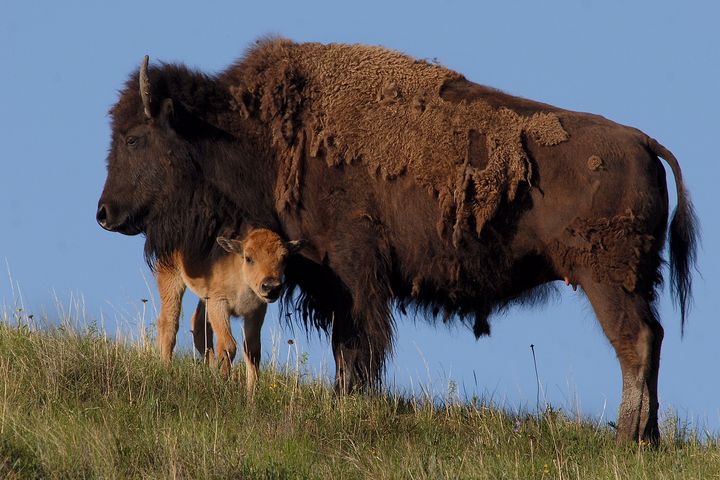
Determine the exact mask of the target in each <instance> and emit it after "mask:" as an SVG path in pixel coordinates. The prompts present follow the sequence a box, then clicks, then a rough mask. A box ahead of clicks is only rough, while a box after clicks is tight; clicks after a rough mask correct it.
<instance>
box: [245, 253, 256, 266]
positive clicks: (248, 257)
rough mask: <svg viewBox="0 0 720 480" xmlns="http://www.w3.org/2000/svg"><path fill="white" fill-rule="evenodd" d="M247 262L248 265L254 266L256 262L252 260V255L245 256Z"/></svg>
mask: <svg viewBox="0 0 720 480" xmlns="http://www.w3.org/2000/svg"><path fill="white" fill-rule="evenodd" d="M245 261H246V262H247V264H248V265H252V264H253V262H254V260H253V259H252V257H251V256H250V255H245Z"/></svg>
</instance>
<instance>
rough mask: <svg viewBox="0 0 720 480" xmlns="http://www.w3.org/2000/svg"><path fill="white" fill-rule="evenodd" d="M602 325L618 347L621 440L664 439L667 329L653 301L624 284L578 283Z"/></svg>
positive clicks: (590, 280)
mask: <svg viewBox="0 0 720 480" xmlns="http://www.w3.org/2000/svg"><path fill="white" fill-rule="evenodd" d="M580 283H581V285H582V287H583V290H584V291H585V293H586V295H587V297H588V299H589V300H590V303H591V304H592V307H593V310H594V311H595V314H596V315H597V318H598V320H599V321H600V324H601V325H602V328H603V330H604V332H605V335H607V337H608V339H609V340H610V343H611V344H612V346H613V347H614V348H615V353H616V354H617V357H618V360H619V361H620V368H621V371H622V400H621V403H620V411H619V413H618V422H617V425H618V429H617V439H618V441H649V442H652V443H657V442H658V441H659V439H660V431H659V429H658V406H659V405H658V394H657V384H658V371H659V367H660V346H661V344H662V340H663V328H662V326H661V325H660V322H659V321H658V320H657V317H656V314H655V311H654V308H653V305H652V300H651V298H646V297H649V295H646V296H643V295H641V294H639V293H633V292H628V291H627V290H625V289H624V288H623V287H622V286H620V285H605V284H601V283H598V282H596V281H594V280H592V279H585V278H583V279H581V281H580Z"/></svg>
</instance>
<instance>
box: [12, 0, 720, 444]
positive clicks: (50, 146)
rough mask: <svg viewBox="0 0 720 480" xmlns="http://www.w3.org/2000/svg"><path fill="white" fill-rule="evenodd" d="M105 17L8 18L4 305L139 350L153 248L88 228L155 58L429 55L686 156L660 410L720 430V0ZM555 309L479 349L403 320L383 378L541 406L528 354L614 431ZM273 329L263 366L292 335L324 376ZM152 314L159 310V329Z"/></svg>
mask: <svg viewBox="0 0 720 480" xmlns="http://www.w3.org/2000/svg"><path fill="white" fill-rule="evenodd" d="M104 3H105V2H90V1H86V2H79V1H65V2H49V1H48V2H26V1H17V0H4V1H3V2H2V4H0V65H2V70H1V72H0V166H1V167H2V169H1V170H0V225H2V227H0V261H2V262H3V265H2V270H3V271H2V272H0V305H5V306H6V307H7V308H13V306H14V305H16V304H18V302H19V301H20V298H19V293H18V289H17V286H19V289H20V291H21V292H22V303H23V305H24V307H25V310H26V312H33V313H35V314H38V315H39V314H41V313H43V312H46V313H47V314H48V316H49V317H50V318H51V319H56V318H57V317H58V315H59V314H58V312H57V303H58V302H59V303H60V304H62V305H64V306H65V307H66V308H67V306H68V305H69V304H70V303H71V298H72V299H80V300H81V302H82V304H83V305H84V308H85V311H86V312H87V317H88V318H89V319H90V320H97V321H102V322H103V323H104V325H105V326H106V328H107V329H108V330H110V331H111V332H114V331H116V330H119V331H121V332H122V333H125V334H130V333H134V332H136V331H137V319H138V318H139V317H140V315H139V314H140V312H141V311H142V304H141V303H140V299H141V298H146V297H151V298H152V297H153V296H154V297H157V295H156V291H155V288H154V286H153V278H152V276H151V274H150V272H149V271H148V269H147V267H146V266H145V264H144V261H143V257H142V244H143V238H142V237H132V238H131V237H125V236H122V235H119V234H111V233H108V232H105V231H103V230H101V229H100V228H99V227H98V226H97V224H96V223H95V220H94V215H95V209H96V206H97V199H98V197H99V194H100V192H101V190H102V186H103V182H104V179H105V161H104V160H105V155H106V153H107V149H108V146H109V141H110V138H109V121H108V117H107V111H108V108H109V107H110V106H111V105H112V104H113V103H114V101H115V100H116V98H117V90H118V89H119V88H120V87H121V86H122V84H123V83H124V81H125V79H126V77H127V75H128V74H129V73H130V72H131V71H132V70H133V69H135V68H137V66H138V65H139V62H140V60H141V59H142V56H143V55H144V54H145V53H148V54H149V55H150V56H151V58H152V59H155V60H163V61H182V62H185V63H187V64H188V65H190V66H193V67H197V68H200V69H203V70H205V71H208V72H217V71H220V70H222V69H223V68H225V67H226V66H227V65H229V64H230V63H232V62H233V60H235V59H236V58H237V57H239V56H240V55H241V54H242V52H243V51H244V50H245V48H246V47H247V46H249V45H250V43H251V42H252V41H253V40H254V39H255V38H257V37H259V36H261V35H266V34H280V35H283V36H286V37H289V38H291V39H293V40H296V41H320V42H346V43H365V44H379V45H384V46H387V47H390V48H393V49H397V50H401V51H403V52H406V53H408V54H411V55H413V56H416V57H422V58H437V59H438V60H439V61H440V62H441V63H443V64H444V65H446V66H448V67H450V68H453V69H455V70H458V71H460V72H461V73H463V74H464V75H466V76H467V77H468V78H470V79H471V80H473V81H476V82H478V83H482V84H487V85H491V86H494V87H497V88H500V89H502V90H505V91H508V92H510V93H512V94H516V95H520V96H524V97H528V98H532V99H535V100H540V101H543V102H547V103H551V104H554V105H557V106H560V107H564V108H568V109H572V110H579V111H588V112H593V113H597V114H601V115H603V116H605V117H608V118H610V119H612V120H615V121H617V122H619V123H622V124H627V125H632V126H634V127H637V128H640V129H641V130H643V131H645V132H646V133H648V134H649V135H651V136H653V137H655V138H657V139H658V140H660V141H661V142H662V143H663V144H664V145H666V146H667V147H668V148H670V149H671V150H672V151H673V152H674V154H675V155H676V156H677V158H678V159H679V161H680V164H681V166H682V169H683V174H684V178H685V182H686V185H687V187H688V189H689V190H690V192H691V195H692V198H693V200H694V202H695V206H696V209H697V213H698V215H699V217H700V220H701V224H702V233H703V241H702V247H701V249H700V252H699V253H700V254H699V269H700V272H701V274H697V275H695V307H694V308H693V310H692V312H691V315H690V318H689V322H688V324H687V328H686V334H685V337H684V339H681V337H680V321H679V314H678V312H677V311H676V310H675V309H674V307H673V305H672V304H671V302H670V298H669V295H668V293H667V291H664V292H663V294H662V295H661V299H660V302H659V311H660V315H661V320H662V322H663V324H664V326H665V328H666V336H665V342H664V345H663V351H662V361H661V373H660V389H659V391H660V402H661V411H662V412H663V414H665V413H667V411H668V409H673V410H676V411H677V412H678V414H679V415H680V416H681V417H682V418H683V419H685V420H688V421H690V422H692V424H693V425H695V426H699V427H701V428H703V427H708V428H710V429H711V430H713V431H716V432H717V431H719V430H720V402H719V401H718V398H720V383H719V382H718V378H719V377H718V375H717V373H716V370H717V367H718V366H719V365H720V355H719V354H718V339H720V318H718V317H720V315H718V313H717V310H718V307H717V306H716V304H715V301H717V299H718V298H717V296H718V295H719V294H720V255H719V254H718V253H717V249H716V248H714V246H716V245H720V221H719V219H720V215H719V214H718V212H717V206H716V205H717V201H716V200H715V197H712V194H713V192H716V193H717V192H718V188H717V184H718V178H720V167H719V166H718V165H719V163H720V162H719V161H718V158H717V157H718V153H717V152H718V148H717V143H716V139H717V138H718V128H719V127H720V121H718V116H717V112H718V111H720V94H719V93H718V78H720V33H718V30H717V19H718V18H720V7H718V6H717V4H716V2H711V1H705V2H695V1H689V2H665V1H661V2H657V1H655V2H653V1H636V2H626V1H623V2H620V1H595V0H592V1H590V0H575V1H569V0H568V1H562V2H553V1H549V2H536V1H513V2H489V3H491V4H492V5H483V2H470V1H468V2H460V1H447V2H436V3H428V2H404V3H401V2H376V1H364V2H356V3H353V4H348V5H343V4H342V3H341V2H252V4H247V5H246V4H244V3H243V2H204V3H202V4H200V2H166V3H164V2H148V1H143V2H137V1H125V2H114V3H112V4H110V2H107V5H104ZM440 5H443V6H440ZM670 190H671V192H674V185H673V184H672V181H671V184H670ZM671 198H672V201H673V202H674V194H672V193H671ZM673 205H674V203H673ZM5 262H7V268H6V265H5ZM6 269H8V270H9V272H10V275H11V276H12V280H13V284H12V285H11V282H10V275H9V274H7V273H6V272H5V270H6ZM559 292H560V293H559V294H558V296H557V298H556V299H555V300H553V301H551V302H550V303H549V304H548V305H547V306H545V307H540V308H538V307H535V308H532V309H520V308H515V309H512V310H510V311H509V312H508V313H507V314H504V315H502V316H499V317H495V318H494V319H493V335H492V337H490V338H484V339H481V340H479V341H475V339H474V338H473V336H472V334H471V333H470V332H469V331H466V330H464V329H462V328H449V329H448V328H446V327H444V326H438V327H437V328H436V327H433V326H430V325H429V324H427V323H426V322H424V320H423V319H417V321H412V320H411V319H407V318H402V317H400V318H398V336H397V347H396V355H395V357H394V359H393V363H392V366H391V368H390V371H389V372H388V379H389V380H390V382H391V383H393V382H394V383H395V384H396V385H398V386H399V387H401V388H403V389H407V390H412V389H414V390H415V391H416V392H417V391H419V390H420V387H419V386H420V385H424V386H427V384H428V382H429V380H428V379H432V389H433V391H434V392H435V393H436V394H438V395H442V394H443V392H445V391H446V389H447V385H448V382H449V381H450V380H452V381H454V382H455V383H456V384H457V385H458V386H459V389H460V393H461V394H463V395H464V394H467V395H468V396H471V395H473V394H477V395H479V396H484V397H485V398H492V399H493V400H494V401H495V402H497V403H499V404H502V405H504V406H506V407H508V408H513V409H517V408H524V407H527V408H530V409H532V408H534V406H535V395H536V384H535V375H534V370H533V362H532V355H531V352H530V348H529V346H530V344H534V345H535V350H536V354H537V360H538V369H539V374H540V379H541V382H542V385H543V390H544V395H545V397H546V398H547V399H548V400H549V401H550V402H551V403H553V404H554V405H555V406H560V407H563V408H564V409H567V410H573V411H574V410H575V409H576V408H578V405H579V410H580V412H581V413H582V414H584V415H589V416H593V417H595V418H600V417H601V416H602V419H604V420H614V419H615V416H616V411H617V405H618V403H619V400H620V369H619V365H618V363H617V361H616V359H615V354H614V351H613V350H612V348H611V347H610V345H609V343H608V342H607V340H606V339H605V337H604V335H603V333H602V331H601V329H600V327H599V326H598V324H597V322H596V320H595V318H594V315H593V313H592V310H591V308H590V307H589V304H588V303H587V302H586V301H585V299H584V296H583V295H582V293H581V292H573V291H572V290H570V289H569V288H566V287H560V288H559ZM188 296H189V295H188ZM56 299H57V300H56ZM187 305H190V304H189V303H187ZM275 315H276V311H275V310H272V309H271V311H270V313H269V314H268V318H267V320H266V324H265V325H266V327H265V330H264V333H263V347H264V349H265V355H264V359H267V358H268V353H269V350H270V345H271V337H272V336H273V335H274V336H275V337H276V338H277V339H278V341H279V342H280V343H281V345H282V346H281V347H280V348H281V350H282V351H283V352H284V349H285V348H286V347H284V343H285V340H286V339H287V338H290V337H293V338H296V339H297V340H298V341H299V342H300V346H301V348H302V349H303V350H305V351H306V352H307V353H308V356H309V359H310V364H311V365H312V366H313V367H314V368H318V369H319V368H320V365H321V364H322V363H323V362H324V363H325V364H328V363H331V362H330V358H331V356H330V353H329V352H330V348H329V344H328V342H327V341H326V340H325V339H322V338H321V339H317V336H313V338H312V339H311V341H310V342H309V343H308V340H306V339H305V337H304V336H303V335H302V334H301V333H300V332H294V333H293V332H290V331H285V330H281V329H280V327H279V324H278V321H277V319H276V316H275ZM151 317H152V306H151V307H150V313H148V317H147V323H148V325H150V324H151V322H152V320H153V319H152V318H151ZM188 330H189V320H188V319H187V318H185V319H184V322H183V323H182V325H181V331H180V337H179V341H180V343H181V346H182V347H183V348H185V349H189V333H188ZM235 331H236V332H237V333H238V335H239V334H240V333H239V332H240V331H241V329H240V325H239V324H236V325H235ZM328 368H329V370H330V372H332V366H329V367H328Z"/></svg>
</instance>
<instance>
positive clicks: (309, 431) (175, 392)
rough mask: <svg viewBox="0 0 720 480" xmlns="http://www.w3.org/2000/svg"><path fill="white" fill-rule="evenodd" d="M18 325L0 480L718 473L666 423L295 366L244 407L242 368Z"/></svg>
mask: <svg viewBox="0 0 720 480" xmlns="http://www.w3.org/2000/svg"><path fill="white" fill-rule="evenodd" d="M33 330H34V329H31V328H29V327H27V326H16V325H11V324H10V323H9V322H8V321H7V315H6V318H5V319H4V321H0V399H1V401H0V478H12V479H14V478H191V479H195V478H373V479H383V478H413V479H418V478H433V479H436V478H453V479H454V478H493V479H496V478H519V479H535V478H536V479H548V478H582V479H592V478H599V479H600V478H601V479H608V478H621V479H627V478H647V479H664V478H698V479H699V478H703V479H709V478H720V441H719V440H720V439H718V438H706V437H703V438H700V439H698V435H697V434H696V433H695V432H686V431H683V429H682V427H681V426H679V425H678V422H677V421H673V420H671V421H669V422H667V423H666V424H665V425H664V426H663V430H664V431H663V433H664V436H663V440H662V444H661V445H660V446H659V447H658V448H653V447H650V446H645V445H640V446H638V445H624V446H618V445H616V444H615V443H614V438H613V431H612V428H611V427H608V426H604V425H603V426H598V425H595V424H593V423H592V422H591V421H586V420H582V419H577V418H570V417H568V416H567V415H565V414H564V413H563V412H562V411H557V410H548V411H547V412H546V413H545V414H543V415H542V416H540V417H537V416H532V415H517V414H513V413H508V412H503V411H499V410H497V409H494V408H491V407H488V406H487V405H484V404H483V403H482V402H481V401H473V402H470V403H462V402H459V401H452V400H450V401H447V402H445V404H443V405H440V406H438V402H432V401H423V400H421V399H412V398H403V397H402V396H400V395H395V394H392V393H386V394H384V395H380V396H374V397H370V396H365V395H352V396H348V397H344V398H337V397H335V396H334V395H333V393H332V390H331V389H330V388H329V386H328V385H326V384H325V383H323V382H321V381H319V380H317V379H313V378H310V376H309V375H308V374H307V372H306V371H305V369H304V368H303V366H302V365H303V362H302V358H299V360H300V361H299V362H297V364H299V365H300V366H299V367H290V368H283V367H282V366H277V365H276V366H271V367H268V368H266V369H265V370H264V371H263V372H262V374H261V381H260V387H259V390H258V391H257V393H256V395H255V396H254V398H252V399H249V398H247V396H246V395H245V393H244V391H245V390H244V385H243V378H242V377H241V376H240V375H241V374H242V372H241V371H242V370H244V369H241V368H236V369H235V371H236V374H235V377H233V378H232V379H231V380H229V381H224V380H223V379H221V378H220V377H219V375H217V374H216V373H215V372H213V371H211V370H209V369H208V368H207V367H205V366H203V365H199V364H197V363H196V362H194V361H193V359H192V358H190V357H184V358H178V359H176V360H175V361H174V362H173V364H172V365H171V366H165V365H163V364H162V363H161V362H160V360H159V358H158V355H157V354H156V353H155V352H154V351H153V350H152V349H151V348H147V347H143V346H140V345H134V344H128V343H117V342H113V341H111V340H109V339H107V338H105V336H104V335H102V334H101V333H99V332H97V331H94V330H93V329H92V328H90V329H86V331H83V332H78V331H76V330H75V329H72V328H63V327H59V328H45V329H42V330H41V331H33ZM237 372H239V373H237ZM449 398H452V395H450V396H449Z"/></svg>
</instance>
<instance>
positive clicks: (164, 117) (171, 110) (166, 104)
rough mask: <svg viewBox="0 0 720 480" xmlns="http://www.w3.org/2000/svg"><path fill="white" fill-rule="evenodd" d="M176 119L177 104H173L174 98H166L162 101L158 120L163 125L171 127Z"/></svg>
mask: <svg viewBox="0 0 720 480" xmlns="http://www.w3.org/2000/svg"><path fill="white" fill-rule="evenodd" d="M174 118H175V104H173V101H172V98H166V99H165V100H163V101H162V106H161V107H160V113H159V114H158V117H157V120H158V122H159V123H160V124H161V125H166V126H170V125H171V124H172V121H173V119H174Z"/></svg>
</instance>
